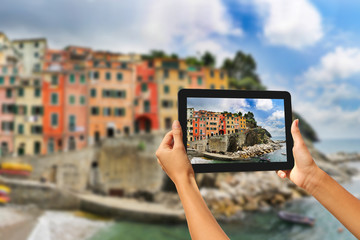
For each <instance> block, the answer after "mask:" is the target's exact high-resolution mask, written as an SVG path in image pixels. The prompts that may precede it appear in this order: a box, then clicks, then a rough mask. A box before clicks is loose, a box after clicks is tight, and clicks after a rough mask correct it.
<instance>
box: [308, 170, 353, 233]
mask: <svg viewBox="0 0 360 240" xmlns="http://www.w3.org/2000/svg"><path fill="white" fill-rule="evenodd" d="M317 174H318V176H319V177H318V178H317V179H316V178H314V180H313V182H312V183H311V184H310V186H309V192H310V194H312V195H313V196H314V197H315V198H316V199H317V200H318V201H319V202H320V203H321V204H322V205H323V206H324V207H325V208H326V209H328V210H329V211H330V212H331V213H332V214H333V215H334V216H335V217H336V218H337V219H338V220H339V221H340V222H341V223H342V224H343V225H344V226H345V227H346V228H347V229H348V230H349V231H350V232H351V233H352V234H354V236H355V237H356V238H358V239H360V200H359V199H357V198H356V197H354V196H353V195H352V194H350V193H349V192H348V191H347V190H345V189H344V188H343V187H342V186H341V185H340V184H338V183H337V182H336V181H335V180H334V179H333V178H331V177H330V176H329V175H328V174H326V173H325V172H324V171H322V170H321V169H319V170H318V171H317Z"/></svg>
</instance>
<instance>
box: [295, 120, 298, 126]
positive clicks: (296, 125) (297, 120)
mask: <svg viewBox="0 0 360 240" xmlns="http://www.w3.org/2000/svg"><path fill="white" fill-rule="evenodd" d="M295 124H296V126H297V127H298V126H299V119H296V122H295Z"/></svg>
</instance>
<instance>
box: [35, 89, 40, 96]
mask: <svg viewBox="0 0 360 240" xmlns="http://www.w3.org/2000/svg"><path fill="white" fill-rule="evenodd" d="M34 96H35V97H41V89H40V88H35V89H34Z"/></svg>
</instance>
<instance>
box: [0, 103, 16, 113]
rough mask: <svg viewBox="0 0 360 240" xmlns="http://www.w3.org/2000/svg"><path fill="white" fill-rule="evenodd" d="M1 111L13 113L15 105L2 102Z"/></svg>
mask: <svg viewBox="0 0 360 240" xmlns="http://www.w3.org/2000/svg"><path fill="white" fill-rule="evenodd" d="M1 112H2V113H15V105H13V104H3V105H2V111H1Z"/></svg>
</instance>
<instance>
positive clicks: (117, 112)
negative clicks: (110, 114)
mask: <svg viewBox="0 0 360 240" xmlns="http://www.w3.org/2000/svg"><path fill="white" fill-rule="evenodd" d="M114 115H115V116H120V117H121V116H125V108H115V109H114Z"/></svg>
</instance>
